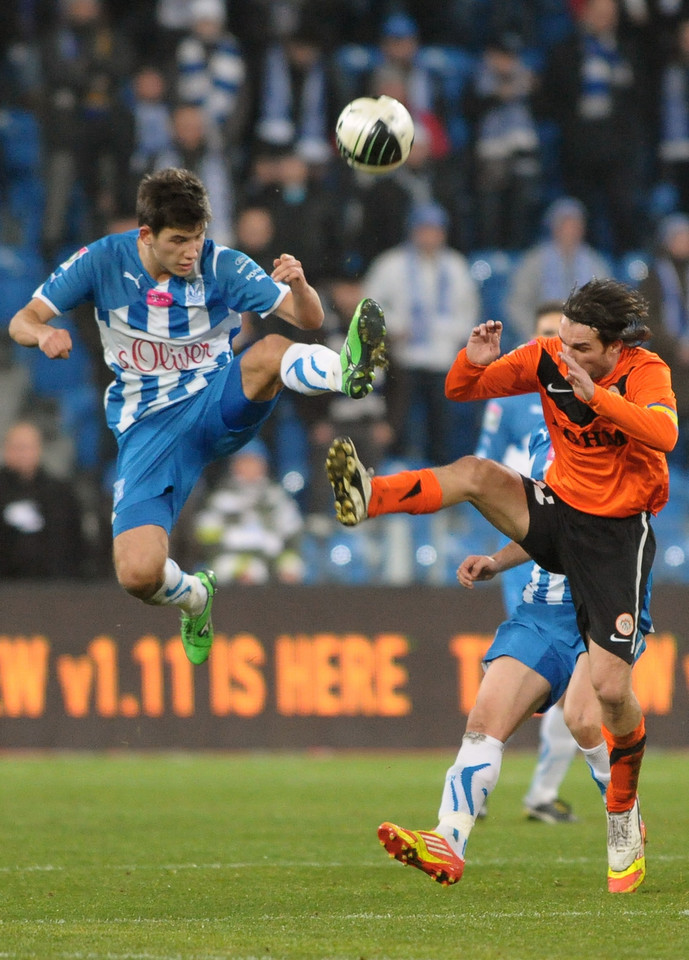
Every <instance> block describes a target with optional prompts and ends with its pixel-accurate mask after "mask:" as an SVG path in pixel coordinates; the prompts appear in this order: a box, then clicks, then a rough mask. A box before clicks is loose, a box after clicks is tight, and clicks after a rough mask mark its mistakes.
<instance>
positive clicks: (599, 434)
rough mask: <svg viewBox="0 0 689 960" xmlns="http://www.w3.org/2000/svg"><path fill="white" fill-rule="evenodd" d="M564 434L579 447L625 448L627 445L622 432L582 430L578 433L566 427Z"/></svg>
mask: <svg viewBox="0 0 689 960" xmlns="http://www.w3.org/2000/svg"><path fill="white" fill-rule="evenodd" d="M562 433H563V434H564V436H565V437H566V438H567V440H569V442H570V443H573V444H574V445H575V446H577V447H623V446H624V445H625V444H626V443H627V438H626V437H625V435H624V434H623V433H622V431H621V430H603V429H601V430H582V431H581V432H580V433H576V432H575V431H574V430H570V429H569V428H568V427H565V428H564V429H563V431H562Z"/></svg>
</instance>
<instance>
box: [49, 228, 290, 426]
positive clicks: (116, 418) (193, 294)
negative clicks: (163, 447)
mask: <svg viewBox="0 0 689 960" xmlns="http://www.w3.org/2000/svg"><path fill="white" fill-rule="evenodd" d="M137 237H138V230H130V231H128V232H127V233H118V234H111V235H109V236H106V237H103V238H102V239H100V240H96V241H95V242H94V243H91V244H89V245H88V246H87V247H82V248H81V250H78V251H77V252H76V253H75V254H74V255H73V256H72V257H70V259H69V260H67V261H65V263H63V264H62V265H61V266H59V267H58V268H57V270H56V271H55V272H54V273H53V274H51V276H50V277H49V279H48V280H46V282H45V283H44V284H42V286H40V287H39V288H38V290H37V291H36V293H35V294H34V296H36V297H40V299H41V300H43V301H44V302H45V303H47V304H48V306H50V307H51V309H53V310H55V311H56V312H57V313H65V312H67V311H69V310H71V309H73V308H74V307H76V306H77V304H80V303H85V302H88V301H93V303H94V305H95V316H96V320H97V322H98V326H99V330H100V336H101V341H102V343H103V355H104V359H105V362H106V363H107V365H108V366H109V367H110V369H111V370H112V372H113V373H114V375H115V380H114V382H113V383H112V384H110V386H109V387H108V389H107V391H106V395H105V408H106V418H107V422H108V426H109V427H110V428H111V429H112V430H113V432H114V433H115V435H116V436H120V435H121V434H122V433H123V432H124V431H125V430H126V429H127V428H128V427H130V426H131V425H132V423H135V422H136V421H137V420H140V419H141V418H142V417H144V416H146V415H147V414H149V413H151V412H153V411H155V410H160V409H162V408H163V407H169V406H171V405H172V404H175V403H179V402H180V401H181V400H183V399H184V398H185V397H188V396H189V395H190V394H193V393H196V392H197V391H199V390H202V389H203V388H204V387H205V386H206V385H207V383H208V382H209V380H210V378H212V377H213V375H214V374H215V373H216V372H217V371H218V370H220V369H221V368H223V367H225V366H226V365H227V364H228V363H229V362H230V360H231V359H232V356H233V353H232V338H233V337H234V336H235V334H237V333H238V332H239V329H240V326H241V318H240V316H239V314H240V313H242V312H243V311H255V312H256V313H259V314H260V315H261V316H266V315H267V314H269V313H271V312H272V311H273V310H274V309H275V308H276V307H277V306H278V304H280V303H281V302H282V300H283V299H284V297H285V295H286V294H287V292H288V291H289V287H288V286H286V285H285V284H282V283H275V281H274V280H272V279H271V278H270V277H269V276H268V275H267V274H266V272H265V271H264V270H263V269H262V268H261V267H259V266H258V264H256V263H255V262H254V261H253V260H252V259H251V258H250V257H248V256H247V255H246V254H244V253H241V252H240V251H238V250H232V249H230V248H229V247H224V246H221V245H219V244H217V243H215V242H214V241H213V240H209V239H206V240H205V242H204V245H203V249H202V251H201V255H200V257H199V259H198V261H197V264H196V267H195V271H194V274H192V275H191V276H189V277H188V278H181V277H171V278H170V279H169V280H166V281H164V282H162V283H156V282H155V280H154V279H153V278H152V277H151V276H150V274H149V273H147V271H146V270H144V267H143V265H142V263H141V260H140V258H139V255H138V251H137Z"/></svg>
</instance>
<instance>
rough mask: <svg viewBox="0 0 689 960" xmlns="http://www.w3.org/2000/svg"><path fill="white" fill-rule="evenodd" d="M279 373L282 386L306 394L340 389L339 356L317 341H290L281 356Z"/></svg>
mask: <svg viewBox="0 0 689 960" xmlns="http://www.w3.org/2000/svg"><path fill="white" fill-rule="evenodd" d="M280 376H281V378H282V382H283V383H284V385H285V386H286V387H289V389H290V390H294V391H296V393H303V394H306V396H307V397H314V396H317V395H318V394H319V393H325V392H326V391H331V392H332V393H341V392H342V364H341V363H340V355H339V353H335V351H334V350H331V349H330V348H329V347H323V346H321V345H320V344H308V343H293V344H292V346H291V347H288V348H287V349H286V350H285V353H284V355H283V357H282V362H281V364H280Z"/></svg>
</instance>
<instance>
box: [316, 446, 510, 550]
mask: <svg viewBox="0 0 689 960" xmlns="http://www.w3.org/2000/svg"><path fill="white" fill-rule="evenodd" d="M326 472H327V474H328V479H329V481H330V485H331V486H332V489H333V495H334V497H335V512H336V514H337V518H338V520H339V521H340V523H342V524H344V525H345V526H355V525H356V524H358V523H361V522H362V521H363V520H366V519H367V518H371V517H377V516H380V515H382V514H387V513H411V514H416V513H436V512H437V511H438V510H442V509H443V508H444V507H450V506H453V505H454V504H457V503H464V502H467V503H471V504H473V505H474V506H475V507H476V508H477V509H478V510H479V511H480V512H481V513H482V514H483V516H484V517H486V519H487V520H489V521H490V523H492V524H493V525H494V526H495V527H497V528H498V529H499V530H501V531H502V532H503V533H505V534H506V535H507V536H508V537H510V539H512V540H517V541H520V540H523V539H524V537H525V536H526V534H527V531H528V529H529V510H528V504H527V499H526V493H525V491H524V483H523V480H522V478H521V476H520V475H519V474H518V473H516V471H514V470H511V469H510V468H509V467H505V466H503V465H502V464H499V463H495V462H494V461H493V460H483V459H480V458H479V457H462V458H461V459H460V460H456V461H455V462H454V463H451V464H449V465H447V466H443V467H432V468H431V467H427V468H423V469H421V470H403V471H401V472H400V473H395V474H389V475H387V476H381V477H374V476H372V474H371V472H370V471H368V470H367V469H366V467H365V466H364V464H363V463H362V462H361V460H359V457H358V456H357V452H356V447H355V446H354V442H353V441H352V439H351V437H338V438H337V439H336V440H334V441H333V443H332V444H331V446H330V449H329V450H328V455H327V458H326Z"/></svg>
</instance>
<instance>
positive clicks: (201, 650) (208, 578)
mask: <svg viewBox="0 0 689 960" xmlns="http://www.w3.org/2000/svg"><path fill="white" fill-rule="evenodd" d="M194 576H195V577H198V578H199V580H200V581H201V583H202V584H203V585H204V587H205V588H206V590H207V591H208V599H207V600H206V605H205V607H204V608H203V610H202V611H201V613H199V614H198V615H197V616H195V617H191V616H189V614H187V613H184V612H183V613H182V615H181V635H182V643H183V644H184V651H185V653H186V655H187V659H188V660H191V662H192V663H194V664H197V665H198V664H199V663H203V662H204V661H205V660H207V659H208V654H209V653H210V652H211V645H212V643H213V624H212V622H211V607H212V606H213V597H214V596H215V591H216V588H217V580H216V578H215V574H214V573H213V571H212V570H200V571H199V572H198V573H195V574H194Z"/></svg>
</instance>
